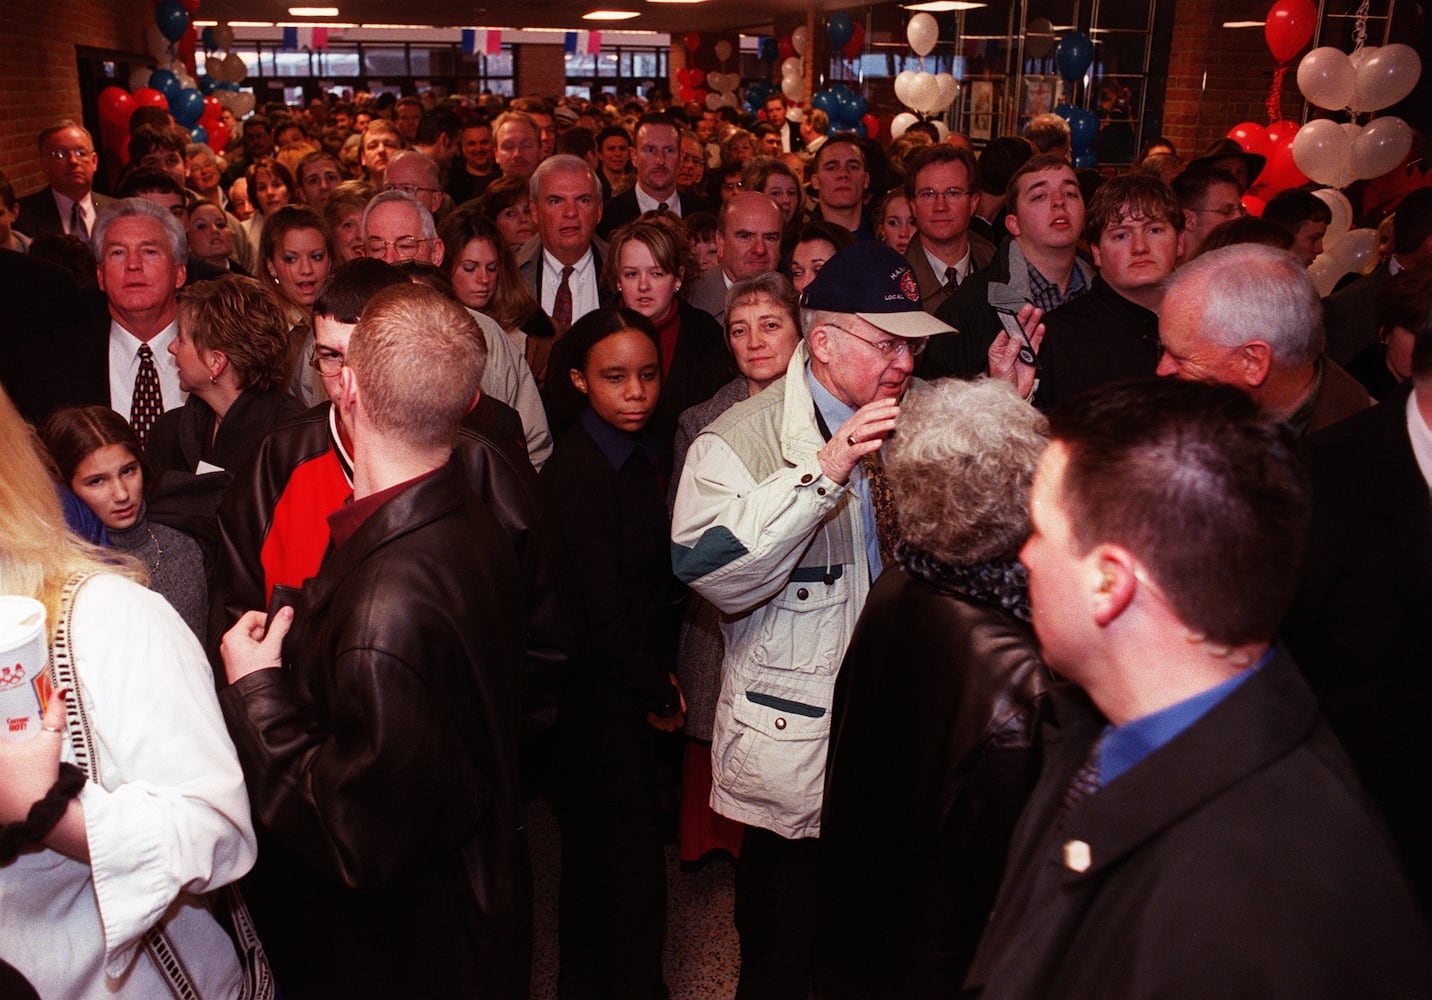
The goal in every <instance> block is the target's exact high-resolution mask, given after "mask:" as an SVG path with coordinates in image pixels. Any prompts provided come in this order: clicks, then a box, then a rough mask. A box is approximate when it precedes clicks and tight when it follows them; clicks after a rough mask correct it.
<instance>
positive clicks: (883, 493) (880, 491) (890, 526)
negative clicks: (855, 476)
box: [860, 451, 900, 566]
mask: <svg viewBox="0 0 1432 1000" xmlns="http://www.w3.org/2000/svg"><path fill="white" fill-rule="evenodd" d="M860 464H861V466H862V467H864V469H865V481H866V482H867V483H868V484H869V485H870V503H871V504H872V505H873V506H874V507H875V535H876V538H877V539H878V540H879V543H880V562H881V563H882V564H883V565H886V566H889V565H890V564H891V563H892V562H893V561H894V559H895V544H896V543H897V542H899V541H900V522H899V520H898V519H897V518H896V515H895V491H894V490H892V489H891V488H890V480H888V479H886V478H885V463H884V462H882V461H881V460H880V452H878V451H872V452H871V453H870V454H868V455H866V456H865V457H864V458H862V459H861V460H860Z"/></svg>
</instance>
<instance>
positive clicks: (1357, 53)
mask: <svg viewBox="0 0 1432 1000" xmlns="http://www.w3.org/2000/svg"><path fill="white" fill-rule="evenodd" d="M1377 48H1378V47H1377V46H1376V45H1364V46H1363V47H1362V48H1360V49H1355V50H1354V51H1353V53H1352V55H1350V56H1348V57H1347V61H1348V62H1349V63H1351V64H1352V68H1353V71H1354V72H1356V71H1357V70H1359V69H1361V68H1362V64H1363V61H1364V60H1366V59H1367V58H1368V57H1369V56H1371V55H1372V54H1373V53H1374V52H1376V51H1377Z"/></svg>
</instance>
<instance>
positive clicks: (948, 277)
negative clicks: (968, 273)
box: [945, 266, 960, 288]
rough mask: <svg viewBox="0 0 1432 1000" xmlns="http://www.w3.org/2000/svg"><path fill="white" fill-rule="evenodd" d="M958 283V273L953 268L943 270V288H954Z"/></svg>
mask: <svg viewBox="0 0 1432 1000" xmlns="http://www.w3.org/2000/svg"><path fill="white" fill-rule="evenodd" d="M959 283H960V272H959V269H958V268H955V267H953V266H951V267H947V268H945V287H946V288H955V287H958V285H959Z"/></svg>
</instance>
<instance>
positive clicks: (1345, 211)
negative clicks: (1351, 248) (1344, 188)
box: [1313, 188, 1352, 250]
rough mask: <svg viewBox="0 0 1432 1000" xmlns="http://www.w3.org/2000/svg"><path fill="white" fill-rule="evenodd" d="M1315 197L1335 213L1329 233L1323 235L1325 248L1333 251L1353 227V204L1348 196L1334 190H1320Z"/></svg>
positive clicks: (1329, 226) (1314, 194) (1314, 193)
mask: <svg viewBox="0 0 1432 1000" xmlns="http://www.w3.org/2000/svg"><path fill="white" fill-rule="evenodd" d="M1313 197H1314V198H1317V199H1319V200H1320V201H1322V203H1323V204H1325V205H1327V206H1328V211H1330V212H1332V213H1333V221H1332V222H1330V223H1328V231H1327V232H1326V233H1325V234H1323V248H1324V249H1326V250H1331V249H1332V248H1333V247H1335V246H1337V245H1338V241H1339V240H1341V239H1342V238H1343V237H1344V236H1346V235H1347V231H1348V229H1349V228H1350V227H1351V226H1352V202H1350V201H1348V200H1347V195H1345V194H1343V193H1342V192H1341V191H1338V190H1335V189H1333V188H1319V189H1318V190H1316V191H1314V192H1313Z"/></svg>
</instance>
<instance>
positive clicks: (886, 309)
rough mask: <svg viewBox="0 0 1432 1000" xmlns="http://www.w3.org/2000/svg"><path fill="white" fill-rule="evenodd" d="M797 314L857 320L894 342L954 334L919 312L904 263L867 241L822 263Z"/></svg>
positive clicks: (916, 289) (913, 284) (916, 292)
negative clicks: (805, 312) (829, 314)
mask: <svg viewBox="0 0 1432 1000" xmlns="http://www.w3.org/2000/svg"><path fill="white" fill-rule="evenodd" d="M801 308H802V309H816V310H820V311H821V312H836V313H847V314H850V315H854V316H858V317H859V318H861V319H863V320H865V322H867V323H869V324H870V325H871V326H874V327H877V328H879V329H881V330H884V331H885V332H886V333H889V334H893V335H894V336H896V337H932V336H934V335H935V334H937V333H954V332H955V331H954V328H953V327H951V326H950V325H949V324H948V323H944V322H941V321H940V320H938V319H936V318H935V317H934V316H931V315H930V314H929V313H927V312H926V311H925V310H924V309H922V308H921V307H920V283H919V282H918V281H916V280H915V273H914V272H913V271H911V270H910V265H909V264H908V263H907V262H906V260H905V258H904V257H902V256H900V255H899V254H898V253H896V252H895V251H894V250H892V249H891V248H890V247H888V246H886V245H885V244H883V243H874V242H871V241H869V240H865V241H862V242H859V243H856V244H855V245H854V246H850V247H846V248H845V249H844V250H841V251H839V252H837V253H836V254H835V256H833V257H831V258H830V260H828V261H826V262H825V264H824V265H823V266H822V267H821V269H820V271H819V272H818V273H817V274H816V276H815V279H814V280H813V281H812V282H811V283H810V284H809V285H807V286H806V289H805V292H804V293H802V295H801Z"/></svg>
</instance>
